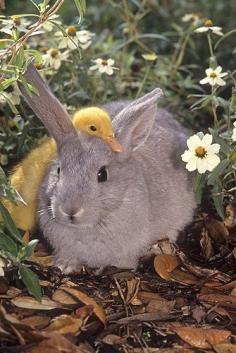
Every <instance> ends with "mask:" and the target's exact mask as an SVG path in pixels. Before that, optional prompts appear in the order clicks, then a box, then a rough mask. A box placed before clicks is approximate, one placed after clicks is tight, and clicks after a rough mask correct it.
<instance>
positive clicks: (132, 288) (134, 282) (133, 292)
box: [126, 277, 140, 304]
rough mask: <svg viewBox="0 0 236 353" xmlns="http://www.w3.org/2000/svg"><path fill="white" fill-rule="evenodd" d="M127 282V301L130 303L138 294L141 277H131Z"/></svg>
mask: <svg viewBox="0 0 236 353" xmlns="http://www.w3.org/2000/svg"><path fill="white" fill-rule="evenodd" d="M126 284H127V294H126V303H127V304H129V303H131V302H132V300H133V299H134V298H135V297H136V296H137V293H138V290H139V285H140V278H137V277H135V278H131V279H128V280H127V281H126Z"/></svg>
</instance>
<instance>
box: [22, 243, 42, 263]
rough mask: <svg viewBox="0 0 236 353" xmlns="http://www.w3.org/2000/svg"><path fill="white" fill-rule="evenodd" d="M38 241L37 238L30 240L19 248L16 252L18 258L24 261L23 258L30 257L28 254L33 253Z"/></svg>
mask: <svg viewBox="0 0 236 353" xmlns="http://www.w3.org/2000/svg"><path fill="white" fill-rule="evenodd" d="M38 242H39V241H38V240H37V239H34V240H31V241H30V242H29V244H27V245H26V246H24V247H23V248H21V249H20V251H19V253H18V256H17V258H18V260H19V261H24V260H26V259H28V258H29V257H30V255H31V254H32V253H33V251H34V249H35V247H36V245H37V244H38Z"/></svg>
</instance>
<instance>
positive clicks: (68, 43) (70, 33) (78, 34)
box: [55, 26, 94, 50]
mask: <svg viewBox="0 0 236 353" xmlns="http://www.w3.org/2000/svg"><path fill="white" fill-rule="evenodd" d="M66 33H67V36H64V34H63V33H62V32H56V33H55V35H56V36H57V37H58V39H59V40H60V42H59V45H58V48H59V49H64V48H69V49H71V50H74V49H77V48H78V47H80V48H81V49H83V50H85V49H87V48H88V47H89V46H90V45H91V43H92V37H93V36H94V33H91V32H89V31H85V30H82V31H77V30H76V28H75V27H74V26H70V27H68V28H67V30H66Z"/></svg>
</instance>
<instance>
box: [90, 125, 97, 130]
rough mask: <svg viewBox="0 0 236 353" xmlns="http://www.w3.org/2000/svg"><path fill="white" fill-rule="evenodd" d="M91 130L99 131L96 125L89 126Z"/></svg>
mask: <svg viewBox="0 0 236 353" xmlns="http://www.w3.org/2000/svg"><path fill="white" fill-rule="evenodd" d="M89 128H90V130H91V131H97V128H96V126H94V125H91V126H89Z"/></svg>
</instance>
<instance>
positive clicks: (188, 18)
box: [181, 13, 199, 25]
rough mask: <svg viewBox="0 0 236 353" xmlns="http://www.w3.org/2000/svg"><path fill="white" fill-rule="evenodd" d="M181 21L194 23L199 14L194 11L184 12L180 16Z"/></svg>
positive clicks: (197, 20)
mask: <svg viewBox="0 0 236 353" xmlns="http://www.w3.org/2000/svg"><path fill="white" fill-rule="evenodd" d="M181 20H182V22H190V21H191V22H193V24H194V25H196V24H197V23H198V22H199V16H198V15H197V14H195V13H186V14H185V15H184V16H183V17H182V18H181Z"/></svg>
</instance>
